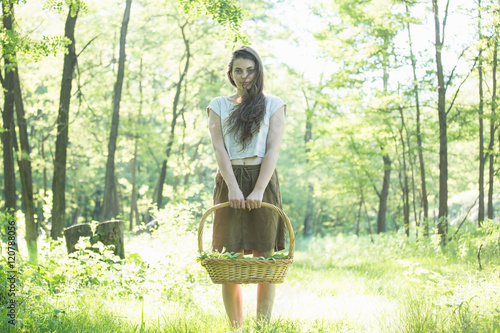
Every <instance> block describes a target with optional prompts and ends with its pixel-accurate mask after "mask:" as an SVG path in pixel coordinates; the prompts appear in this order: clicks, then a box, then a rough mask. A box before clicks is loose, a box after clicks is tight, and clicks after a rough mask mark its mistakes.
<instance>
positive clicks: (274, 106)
mask: <svg viewBox="0 0 500 333" xmlns="http://www.w3.org/2000/svg"><path fill="white" fill-rule="evenodd" d="M282 106H284V107H285V115H286V103H285V102H283V100H282V99H281V98H279V97H277V96H272V101H271V107H270V108H269V111H270V112H269V118H271V117H272V116H273V114H274V113H275V112H276V111H278V110H279V108H281V107H282Z"/></svg>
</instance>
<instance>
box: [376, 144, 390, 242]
mask: <svg viewBox="0 0 500 333" xmlns="http://www.w3.org/2000/svg"><path fill="white" fill-rule="evenodd" d="M382 160H383V161H384V180H383V183H382V191H381V192H380V195H379V205H378V216H377V233H378V234H380V233H382V232H385V220H386V214H387V198H388V197H389V184H390V179H391V158H390V157H389V155H387V154H384V155H382Z"/></svg>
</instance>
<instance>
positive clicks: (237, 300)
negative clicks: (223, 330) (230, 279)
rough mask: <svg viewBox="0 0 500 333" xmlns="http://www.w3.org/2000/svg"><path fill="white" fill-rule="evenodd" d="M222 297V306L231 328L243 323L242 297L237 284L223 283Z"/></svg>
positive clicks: (236, 327) (238, 326) (237, 327)
mask: <svg viewBox="0 0 500 333" xmlns="http://www.w3.org/2000/svg"><path fill="white" fill-rule="evenodd" d="M222 299H223V301H224V307H225V308H226V313H227V316H228V318H229V321H230V323H231V327H232V328H233V329H239V328H241V326H242V325H243V297H242V294H241V286H240V285H239V284H223V285H222Z"/></svg>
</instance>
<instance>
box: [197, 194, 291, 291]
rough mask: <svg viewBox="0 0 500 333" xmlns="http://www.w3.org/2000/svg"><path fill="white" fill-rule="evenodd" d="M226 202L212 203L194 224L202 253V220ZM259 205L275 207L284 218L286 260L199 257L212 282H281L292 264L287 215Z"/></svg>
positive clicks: (222, 206)
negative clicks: (196, 224) (287, 248)
mask: <svg viewBox="0 0 500 333" xmlns="http://www.w3.org/2000/svg"><path fill="white" fill-rule="evenodd" d="M228 206H229V202H225V203H221V204H218V205H215V206H213V207H212V208H210V209H209V210H207V211H206V212H205V214H203V216H202V218H201V221H200V225H199V226H198V248H199V249H200V252H203V227H204V226H205V220H206V219H207V217H208V216H210V214H212V212H214V211H216V210H217V209H220V208H224V207H228ZM262 207H267V208H270V209H273V210H275V211H276V212H277V213H278V214H279V215H280V216H281V218H282V219H283V221H285V224H286V227H287V229H288V235H289V237H290V249H289V251H288V258H287V259H276V260H246V259H236V260H235V259H216V258H207V259H204V260H202V262H201V265H202V266H203V267H205V268H206V269H207V272H208V274H209V275H210V278H211V279H212V282H213V283H217V284H230V283H233V284H245V283H283V280H284V279H285V276H286V273H287V272H288V267H290V265H291V264H292V263H293V253H294V250H295V235H294V234H293V229H292V225H291V224H290V220H289V219H288V216H286V214H285V213H284V212H283V210H281V209H280V208H279V207H276V206H274V205H271V204H269V203H266V202H263V203H262Z"/></svg>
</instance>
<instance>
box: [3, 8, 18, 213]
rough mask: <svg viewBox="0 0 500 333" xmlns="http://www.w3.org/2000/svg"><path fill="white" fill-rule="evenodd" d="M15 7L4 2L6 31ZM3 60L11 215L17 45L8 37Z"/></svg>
mask: <svg viewBox="0 0 500 333" xmlns="http://www.w3.org/2000/svg"><path fill="white" fill-rule="evenodd" d="M13 8H14V5H13V4H12V2H11V1H2V12H3V27H4V29H5V30H6V31H12V21H13V17H12V16H13ZM2 40H3V43H2V49H3V59H4V68H5V76H4V82H3V91H4V104H3V110H2V120H3V132H2V146H3V168H4V171H3V176H4V198H5V209H6V210H7V211H9V212H10V213H12V214H13V213H14V212H15V210H16V174H15V170H14V151H13V147H14V140H15V135H14V131H15V128H14V99H15V96H14V86H15V83H14V70H13V66H15V62H14V61H13V59H12V56H11V54H12V53H13V52H14V48H15V44H14V42H13V41H12V40H11V38H9V35H6V37H5V38H3V39H2Z"/></svg>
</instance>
